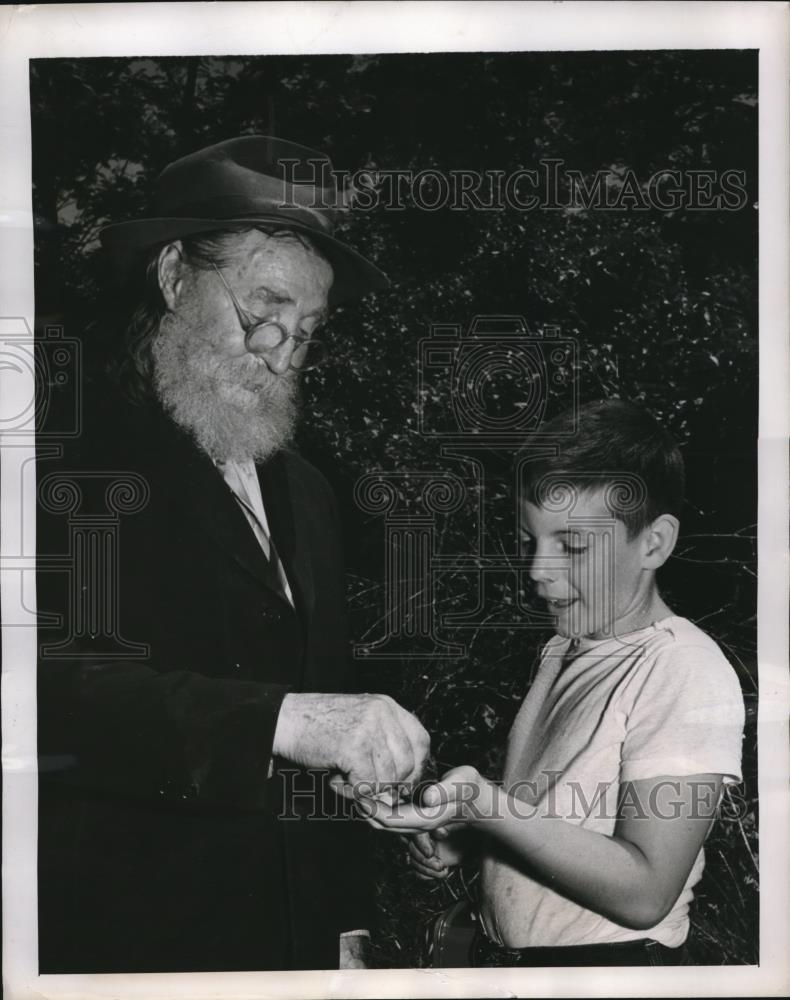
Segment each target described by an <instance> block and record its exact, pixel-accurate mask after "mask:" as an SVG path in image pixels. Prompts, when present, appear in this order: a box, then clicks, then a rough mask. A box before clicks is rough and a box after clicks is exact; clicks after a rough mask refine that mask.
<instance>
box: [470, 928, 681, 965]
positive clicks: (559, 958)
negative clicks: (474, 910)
mask: <svg viewBox="0 0 790 1000" xmlns="http://www.w3.org/2000/svg"><path fill="white" fill-rule="evenodd" d="M687 961H688V959H687V957H686V948H685V946H681V947H680V948H668V947H667V946H666V945H663V944H659V942H658V941H653V940H651V939H650V938H640V939H639V940H637V941H616V942H613V943H611V944H583V945H568V946H566V947H562V946H558V947H542V948H500V947H499V946H498V945H495V944H494V943H493V942H491V941H490V940H489V939H488V938H486V936H485V935H484V934H483V933H481V932H478V933H477V935H476V937H475V940H474V942H473V945H472V962H473V965H474V966H476V967H479V966H504V967H510V968H512V967H515V966H530V967H533V968H548V967H566V968H567V967H571V966H595V965H598V966H606V965H685V964H686V962H687Z"/></svg>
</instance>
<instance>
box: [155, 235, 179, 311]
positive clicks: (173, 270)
mask: <svg viewBox="0 0 790 1000" xmlns="http://www.w3.org/2000/svg"><path fill="white" fill-rule="evenodd" d="M183 263H184V257H183V253H182V247H181V241H180V240H176V241H175V243H168V245H167V246H166V247H163V248H162V252H161V253H160V254H159V260H158V261H157V276H158V278H159V287H160V288H161V290H162V297H163V298H164V300H165V305H166V306H167V308H168V310H169V311H170V312H172V311H173V309H175V306H176V302H177V301H178V296H179V293H180V291H181V287H182V285H183V279H182V277H181V273H182V269H183Z"/></svg>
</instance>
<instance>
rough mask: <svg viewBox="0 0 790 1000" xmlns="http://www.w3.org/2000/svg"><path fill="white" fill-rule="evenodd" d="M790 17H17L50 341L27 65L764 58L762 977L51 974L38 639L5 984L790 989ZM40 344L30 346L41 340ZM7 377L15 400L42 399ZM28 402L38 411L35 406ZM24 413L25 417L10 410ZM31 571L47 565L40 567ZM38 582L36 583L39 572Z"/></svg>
mask: <svg viewBox="0 0 790 1000" xmlns="http://www.w3.org/2000/svg"><path fill="white" fill-rule="evenodd" d="M789 17H790V13H789V8H788V4H786V3H740V2H737V3H716V2H711V3H686V2H683V3H674V2H673V3H659V2H642V3H636V2H634V3H632V2H620V3H598V2H592V3H578V2H571V3H563V4H555V3H513V2H511V3H495V2H486V3H474V2H465V3H452V2H444V3H412V2H403V3H374V2H357V3H353V4H349V3H334V2H328V3H257V2H253V3H222V4H210V3H206V4H201V3H138V4H104V3H100V4H62V5H36V4H33V5H30V6H23V5H19V6H15V7H13V6H9V7H5V8H2V9H0V135H2V142H0V163H1V164H2V166H1V167H0V176H2V177H3V183H2V185H0V302H1V303H2V311H1V312H0V316H2V317H3V318H8V317H21V318H24V319H26V321H27V324H28V327H29V329H30V330H31V331H32V329H33V315H34V294H33V225H32V218H33V217H32V199H31V181H30V177H31V141H30V103H29V60H30V59H33V58H46V57H61V58H63V57H74V58H79V57H91V56H151V57H153V56H160V55H161V56H164V55H167V56H187V55H194V54H199V55H217V56H222V55H265V54H301V55H306V54H316V55H318V54H331V53H351V52H357V53H368V52H375V53H390V52H418V51H419V52H434V51H435V52H440V51H459V52H460V51H465V52H472V51H493V52H495V51H514V50H519V51H529V50H537V51H539V50H566V51H570V50H606V49H728V48H729V49H750V48H753V49H759V128H760V169H759V186H760V196H761V198H760V200H761V202H762V206H761V207H762V212H761V218H760V238H759V250H760V279H759V289H760V305H759V320H760V432H759V445H758V461H759V508H758V517H759V522H758V559H759V584H758V659H759V684H760V707H759V726H758V740H759V756H760V762H761V767H760V779H759V796H760V798H759V801H760V827H761V837H760V856H761V870H762V874H763V877H762V885H761V897H760V898H761V903H760V918H761V930H760V965H759V967H734V966H725V967H709V966H705V967H688V968H683V967H680V968H650V969H649V971H647V970H644V969H625V968H624V969H601V970H598V969H556V970H546V969H543V970H540V969H536V970H525V969H475V970H472V969H470V970H431V969H423V970H418V969H413V970H377V971H366V972H359V971H357V972H353V971H349V972H338V971H334V972H305V973H296V972H277V973H224V974H218V973H216V974H215V973H211V974H209V973H199V974H193V973H190V974H186V973H185V974H168V975H148V974H145V975H129V976H122V975H112V976H110V975H107V976H38V975H37V964H36V943H37V912H36V824H37V800H36V797H37V779H36V712H35V676H36V670H35V663H36V630H35V626H33V625H31V626H30V627H16V628H7V629H4V630H3V636H2V653H3V659H2V663H3V672H2V734H3V779H4V780H3V897H2V903H3V918H4V919H3V956H2V958H3V979H4V986H5V995H6V996H7V997H8V998H9V1000H23V998H28V997H30V998H33V997H36V998H40V997H52V998H75V1000H89V998H94V997H96V998H99V997H101V998H109V997H123V998H126V997H140V998H144V1000H157V998H160V997H161V998H165V997H167V998H176V997H189V998H190V1000H209V998H219V997H222V998H239V1000H241V998H252V997H256V998H257V997H277V998H284V1000H285V998H291V997H294V998H300V1000H305V998H313V997H316V998H318V997H478V996H489V997H490V996H525V997H531V996H535V997H537V996H547V995H548V996H557V997H581V996H598V995H605V996H644V997H648V996H761V995H765V996H770V995H786V994H787V993H788V992H789V991H790V962H789V960H788V949H787V941H788V940H790V933H789V932H790V927H789V926H788V924H789V923H790V921H789V920H788V915H789V908H788V896H787V890H788V885H790V863H789V861H788V853H787V844H788V843H789V842H790V797H789V796H788V779H789V778H790V751H789V749H788V739H787V718H788V705H789V699H788V690H789V686H788V636H787V624H786V623H787V610H788V579H787V565H788V562H787V556H788V529H787V524H788V505H787V484H788V428H789V424H790V421H789V420H788V393H787V385H788V373H789V372H790V366H789V365H788V342H789V340H790V338H788V316H789V315H790V304H789V302H788V280H787V276H788V263H789V257H788V228H787V220H788V191H787V177H788V131H787V130H788V96H787V85H786V82H787V78H788V51H789V48H788V39H789V36H790V33H789V31H788V24H789V23H790V22H789ZM31 338H32V333H31ZM4 376H6V373H4V372H2V371H0V391H2V392H5V393H7V394H8V395H7V396H6V404H5V405H9V406H10V407H13V406H14V405H15V404H16V402H17V399H16V398H13V397H14V396H15V394H16V396H17V397H18V400H19V403H20V406H21V405H24V401H25V399H29V398H32V393H33V380H32V373H31V378H30V384H29V385H28V386H25V385H24V383H23V382H22V381H21V380H20V379H19V378H18V377H16V378H13V379H10V380H9V379H8V378H6V377H4ZM26 393H29V395H27V396H26V395H25V394H26ZM9 400H10V403H9ZM0 454H1V455H2V462H3V473H4V475H3V476H2V481H1V482H2V487H1V492H0V517H1V519H2V521H1V525H0V527H1V531H0V588H1V591H2V620H3V621H9V620H15V616H16V614H17V613H20V612H21V610H22V609H21V594H20V586H19V583H18V579H19V575H18V567H19V565H21V564H20V563H19V559H20V558H22V559H23V558H24V556H25V552H24V550H23V548H22V543H21V539H20V534H21V529H20V525H21V519H22V518H25V520H26V522H27V523H33V521H34V517H35V511H34V500H35V498H34V496H32V495H25V496H24V497H23V496H21V495H20V490H19V488H18V485H17V484H19V483H20V482H21V481H22V479H21V470H22V468H23V466H24V465H25V463H28V462H31V461H32V460H33V459H34V457H35V442H34V441H33V440H32V438H31V439H30V440H27V439H25V438H21V439H20V438H14V439H9V438H4V437H3V435H2V433H0ZM31 568H32V563H31ZM31 575H32V574H31Z"/></svg>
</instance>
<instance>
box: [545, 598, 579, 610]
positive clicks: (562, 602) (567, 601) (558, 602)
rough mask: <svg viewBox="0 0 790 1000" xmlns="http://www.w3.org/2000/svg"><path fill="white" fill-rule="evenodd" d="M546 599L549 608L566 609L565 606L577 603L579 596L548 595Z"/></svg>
mask: <svg viewBox="0 0 790 1000" xmlns="http://www.w3.org/2000/svg"><path fill="white" fill-rule="evenodd" d="M544 600H545V601H546V604H548V606H549V608H551V610H552V611H564V610H565V608H569V607H570V606H571V604H575V603H576V601H577V600H578V598H576V597H566V598H560V597H546V598H544Z"/></svg>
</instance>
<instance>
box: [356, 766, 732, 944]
mask: <svg viewBox="0 0 790 1000" xmlns="http://www.w3.org/2000/svg"><path fill="white" fill-rule="evenodd" d="M721 785H722V776H721V775H719V774H697V775H685V776H683V777H673V776H663V777H658V778H650V779H645V780H642V781H634V782H631V783H630V786H629V794H628V795H627V796H626V797H625V800H624V801H622V802H621V808H620V815H619V818H618V820H617V823H616V825H615V829H614V833H613V835H612V836H606V835H605V834H601V833H596V832H594V831H592V830H587V829H584V828H583V827H580V826H578V825H576V824H573V823H569V822H566V821H565V820H563V819H559V818H557V817H556V816H546V815H542V814H541V813H539V812H536V811H535V810H530V811H526V810H525V808H524V806H525V804H524V802H523V801H521V800H512V801H511V796H509V795H508V794H507V793H506V792H505V791H504V790H503V789H501V788H499V787H498V786H496V785H494V784H492V783H491V782H489V781H487V780H486V779H485V778H483V777H482V775H480V774H479V772H478V771H476V770H475V769H474V768H471V767H460V768H455V769H454V770H453V771H450V772H449V773H448V774H446V775H445V776H444V778H443V780H442V781H441V782H438V783H437V784H436V785H434V786H431V788H430V789H427V790H426V792H425V794H424V796H423V804H422V805H419V806H413V805H404V804H402V803H401V804H399V805H398V806H396V807H395V808H394V809H392V810H387V809H376V810H375V811H374V812H373V814H372V815H371V817H370V821H371V822H372V823H373V825H375V826H379V827H381V828H383V829H390V830H396V831H398V832H401V833H404V832H415V833H416V832H422V831H429V830H435V829H437V828H439V827H442V826H445V825H447V824H448V823H450V822H455V823H458V822H461V823H464V824H466V825H468V826H470V827H473V828H476V829H478V830H479V831H480V832H481V833H482V832H484V833H485V834H486V835H487V836H490V837H494V838H495V839H497V840H498V841H500V842H501V843H503V844H505V845H507V846H508V847H509V848H510V849H511V850H513V851H515V852H516V853H517V854H518V855H519V856H520V857H521V858H522V859H523V860H524V862H525V866H527V867H528V868H531V869H532V870H533V871H534V872H535V873H536V874H537V875H538V876H540V877H541V878H542V879H543V880H545V882H546V883H547V884H548V885H550V886H551V887H552V888H554V889H556V891H557V892H560V893H562V894H563V895H565V896H568V897H569V898H570V899H573V900H574V901H575V902H577V903H579V904H580V905H582V906H586V907H587V908H588V909H591V910H594V911H595V912H597V913H600V914H602V915H603V916H605V917H607V918H608V919H610V920H613V921H614V922H615V923H619V924H621V925H623V926H625V927H632V928H636V929H640V930H643V929H647V928H650V927H653V926H655V924H657V923H659V922H660V921H661V920H662V919H663V918H664V917H665V916H666V914H667V913H668V912H669V911H670V909H671V908H672V906H673V904H674V902H675V900H676V899H677V897H678V896H679V894H680V892H681V890H682V889H683V886H684V884H685V881H686V879H687V878H688V875H689V872H690V871H691V868H692V865H693V864H694V860H695V858H696V857H697V854H698V853H699V850H700V848H701V847H702V844H703V842H704V840H705V837H706V835H707V833H708V830H709V829H710V825H711V822H712V820H713V817H714V814H715V811H716V807H717V805H718V802H719V796H720V791H721ZM701 789H702V793H701V791H700V790H701Z"/></svg>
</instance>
